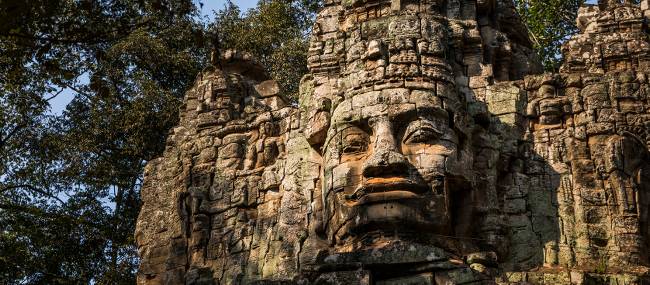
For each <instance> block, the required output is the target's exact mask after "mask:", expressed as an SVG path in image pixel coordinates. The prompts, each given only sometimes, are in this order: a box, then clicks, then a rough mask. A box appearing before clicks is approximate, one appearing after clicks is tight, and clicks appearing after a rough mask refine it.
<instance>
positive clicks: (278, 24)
mask: <svg viewBox="0 0 650 285" xmlns="http://www.w3.org/2000/svg"><path fill="white" fill-rule="evenodd" d="M319 6H320V1H316V0H300V1H281V0H275V1H270V0H263V1H260V2H259V4H258V6H257V7H256V8H255V9H251V10H249V11H246V12H245V13H244V14H243V15H242V13H241V11H240V10H239V8H238V7H237V6H235V5H234V4H233V3H232V2H230V1H228V2H227V3H226V6H225V7H224V9H222V10H221V11H219V12H217V13H216V14H215V22H214V24H213V25H211V27H210V29H211V32H212V33H216V34H218V35H219V39H220V44H221V48H222V49H237V50H243V51H247V52H250V53H252V54H253V55H255V57H256V58H257V59H258V60H259V61H260V63H261V64H262V65H263V66H265V67H266V68H267V69H268V72H269V73H270V75H271V76H272V77H273V78H274V79H275V80H276V81H278V82H279V83H280V85H281V86H282V88H283V90H285V91H286V92H287V93H288V94H289V95H290V97H292V98H293V99H296V98H297V93H298V85H299V83H300V79H301V78H302V76H303V75H304V74H306V73H307V49H308V47H309V38H308V33H307V32H308V31H309V30H310V29H311V26H312V25H313V20H314V19H315V13H316V11H317V10H318V8H319Z"/></svg>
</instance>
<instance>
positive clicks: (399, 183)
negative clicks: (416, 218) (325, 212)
mask: <svg viewBox="0 0 650 285" xmlns="http://www.w3.org/2000/svg"><path fill="white" fill-rule="evenodd" d="M428 189H429V188H428V187H426V186H424V185H421V184H419V183H415V182H414V181H412V180H409V179H406V178H401V177H389V178H371V179H368V180H367V181H366V182H365V183H364V184H363V185H361V186H360V187H359V188H357V190H355V191H354V193H352V194H350V195H346V197H345V199H346V200H347V201H348V202H351V203H354V204H356V205H363V204H371V203H383V202H388V201H396V200H408V199H420V198H422V195H423V194H424V193H426V192H427V191H428Z"/></svg>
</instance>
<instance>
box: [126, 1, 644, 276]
mask: <svg viewBox="0 0 650 285" xmlns="http://www.w3.org/2000/svg"><path fill="white" fill-rule="evenodd" d="M648 9H649V7H648V3H647V1H642V3H640V4H635V3H630V2H628V1H601V2H600V3H599V4H598V5H587V6H585V7H583V8H581V10H580V13H579V16H578V19H577V23H578V27H579V28H580V29H581V33H580V34H578V35H575V36H574V37H572V38H571V39H570V40H568V41H567V43H566V44H565V45H564V47H563V53H564V58H565V63H564V65H563V66H562V68H561V72H560V73H559V74H540V73H541V72H540V66H539V64H538V62H537V60H536V59H535V56H534V52H533V51H532V48H531V43H530V42H529V40H528V36H527V34H526V29H525V27H524V26H523V25H522V24H521V21H520V20H519V19H518V17H517V15H516V13H515V11H514V8H513V4H512V3H511V1H508V0H480V1H465V0H448V1H439V0H326V1H324V7H323V9H322V10H321V12H320V13H319V14H318V17H317V19H316V23H315V25H314V28H313V32H312V38H311V43H310V49H309V57H308V64H309V70H310V72H309V74H307V75H305V77H304V78H303V79H302V82H301V86H300V96H299V98H298V102H296V103H291V102H290V101H289V100H287V99H286V98H285V97H284V96H283V93H282V91H281V90H279V87H278V85H277V83H275V82H274V81H272V80H269V77H268V76H267V75H266V74H265V73H264V71H263V67H262V66H260V65H258V64H257V63H256V62H255V61H254V59H252V58H251V57H250V56H249V55H247V54H245V53H241V52H236V51H227V52H224V53H222V54H220V55H219V56H220V58H221V59H220V60H219V59H217V58H214V59H213V65H215V66H218V68H217V67H209V68H207V69H206V70H204V71H203V72H202V73H201V74H200V75H199V76H198V78H197V81H196V83H195V85H194V87H193V88H192V89H191V90H189V91H188V92H187V95H186V97H185V100H184V105H183V106H182V108H181V112H180V113H181V120H180V123H179V126H178V127H176V128H175V129H173V130H172V131H171V132H170V135H169V138H168V141H167V149H166V150H165V153H164V155H163V157H161V158H159V159H157V160H154V161H151V162H150V163H149V164H148V166H147V168H146V170H145V180H144V181H145V183H144V186H143V189H142V200H143V207H142V210H141V214H140V217H139V219H138V224H137V231H136V240H137V243H138V249H139V252H140V256H141V257H142V261H141V265H140V270H139V273H138V283H139V284H183V283H185V284H377V285H379V284H567V285H568V284H646V283H647V282H650V267H648V266H650V256H649V255H650V254H649V252H650V150H649V149H650V95H649V94H650V84H649V82H648V76H649V75H650V66H649V65H648V62H650V60H649V59H650V57H649V55H650V41H649V40H648V37H647V34H648V28H647V25H646V24H645V23H646V22H647V21H648V19H650V10H648ZM215 57H216V56H215ZM644 282H645V283H644Z"/></svg>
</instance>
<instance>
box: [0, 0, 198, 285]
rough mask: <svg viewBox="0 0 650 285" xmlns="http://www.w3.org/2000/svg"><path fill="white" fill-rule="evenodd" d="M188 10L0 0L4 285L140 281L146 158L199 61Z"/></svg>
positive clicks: (166, 5)
mask: <svg viewBox="0 0 650 285" xmlns="http://www.w3.org/2000/svg"><path fill="white" fill-rule="evenodd" d="M195 16H196V7H194V4H193V2H192V1H191V0H183V1H177V0H174V1H172V0H147V1H129V0H115V1H101V0H82V1H63V0H60V1H56V0H55V1H52V0H36V1H0V90H1V92H2V93H0V96H1V97H0V129H1V131H0V283H2V284H15V283H21V284H23V283H24V284H79V283H85V284H88V283H96V284H133V283H134V282H135V280H134V276H135V275H134V272H135V270H136V267H137V256H136V251H135V246H134V241H133V234H132V233H133V229H134V226H135V220H136V218H137V214H138V210H139V184H140V178H141V172H142V167H143V165H144V163H145V162H146V161H147V160H149V159H151V158H153V157H155V156H156V155H158V154H159V153H160V152H161V151H162V149H163V147H164V137H165V135H166V132H167V130H168V129H169V128H170V127H171V126H173V125H174V124H175V122H176V120H177V111H176V110H177V107H178V105H179V104H180V100H181V98H182V94H183V92H184V90H185V89H186V88H187V86H188V85H189V84H190V83H191V82H192V80H193V78H194V76H195V74H196V73H197V72H198V71H199V70H200V68H201V65H202V62H204V61H205V56H204V55H205V54H206V50H207V49H206V47H205V46H204V45H203V42H204V41H203V37H204V27H203V25H202V24H201V23H198V22H196V21H195ZM65 92H68V93H74V94H76V95H75V98H74V100H73V101H72V102H71V103H70V104H69V106H68V108H67V110H66V111H65V112H64V113H63V114H62V115H61V116H55V115H53V114H51V113H49V112H48V110H49V108H50V105H49V104H50V101H51V100H52V99H53V98H55V97H56V96H60V94H62V93H65Z"/></svg>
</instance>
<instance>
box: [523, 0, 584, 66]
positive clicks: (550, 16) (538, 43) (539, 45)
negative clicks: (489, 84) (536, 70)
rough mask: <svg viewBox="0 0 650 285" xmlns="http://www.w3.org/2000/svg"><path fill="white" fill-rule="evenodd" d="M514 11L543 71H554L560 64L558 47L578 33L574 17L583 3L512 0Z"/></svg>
mask: <svg viewBox="0 0 650 285" xmlns="http://www.w3.org/2000/svg"><path fill="white" fill-rule="evenodd" d="M514 2H515V7H516V9H517V12H518V13H519V15H520V16H521V18H522V20H523V21H524V24H525V25H526V27H527V28H528V33H529V36H530V39H531V40H532V41H533V44H534V48H535V49H536V50H537V53H538V54H539V56H540V58H541V59H542V63H543V64H544V68H545V69H546V70H547V71H557V70H558V69H559V67H560V64H561V53H560V48H561V45H562V43H563V42H565V41H566V40H567V38H568V37H569V36H570V35H572V34H575V33H576V32H578V28H577V27H576V18H577V16H578V9H579V8H580V6H581V5H582V4H584V3H585V0H514Z"/></svg>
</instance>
